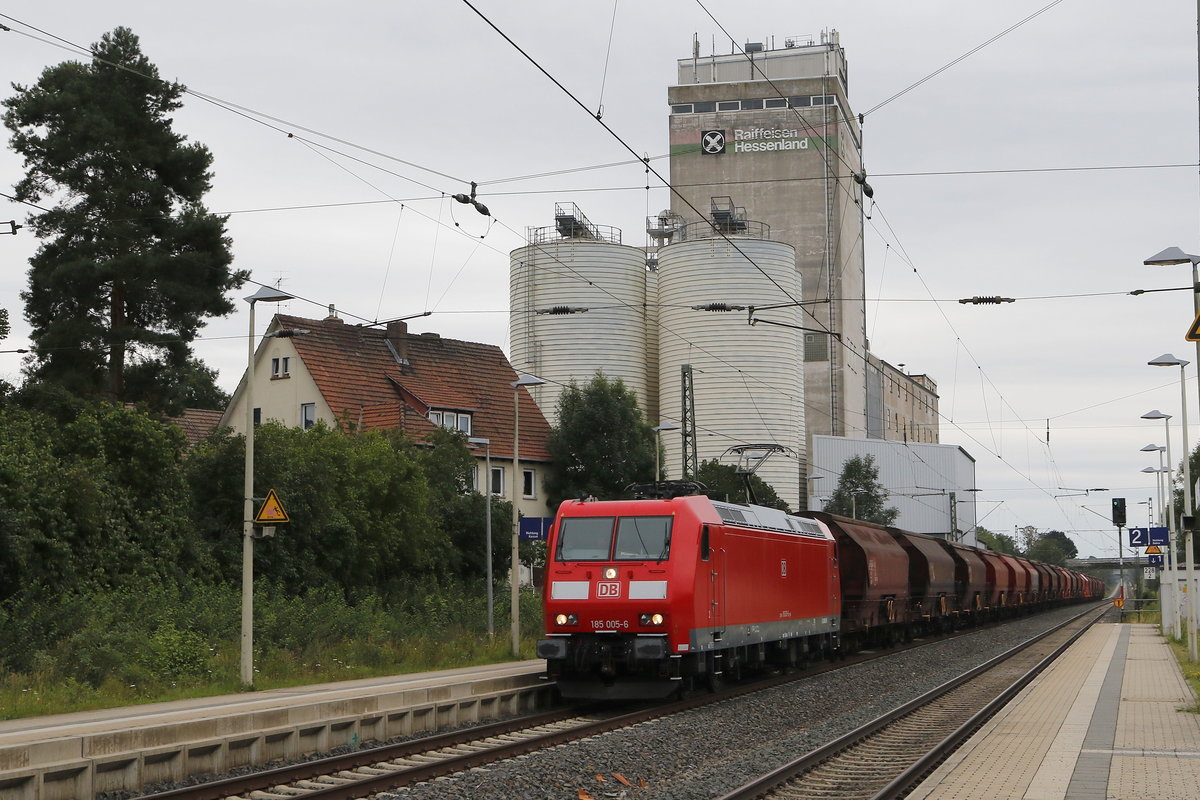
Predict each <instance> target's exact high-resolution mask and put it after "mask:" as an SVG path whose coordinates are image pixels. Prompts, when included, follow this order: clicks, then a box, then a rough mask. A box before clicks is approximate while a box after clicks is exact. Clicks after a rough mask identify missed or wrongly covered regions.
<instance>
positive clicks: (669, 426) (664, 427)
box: [654, 422, 679, 483]
mask: <svg viewBox="0 0 1200 800" xmlns="http://www.w3.org/2000/svg"><path fill="white" fill-rule="evenodd" d="M677 430H679V426H678V425H676V424H675V423H673V422H664V423H662V424H660V425H657V426H655V428H654V482H655V483H658V481H659V479H660V478H662V473H661V472H659V464H658V460H659V451H661V450H662V432H663V431H677Z"/></svg>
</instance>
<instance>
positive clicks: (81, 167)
mask: <svg viewBox="0 0 1200 800" xmlns="http://www.w3.org/2000/svg"><path fill="white" fill-rule="evenodd" d="M13 88H14V89H15V90H16V94H15V95H14V96H13V97H11V98H9V99H7V100H5V101H4V105H5V107H6V111H5V114H4V124H5V126H6V127H7V128H8V129H9V130H11V131H12V139H11V144H12V148H13V150H15V151H16V152H17V153H19V154H20V155H21V156H23V157H24V160H25V169H26V174H25V177H24V179H22V180H21V181H20V182H18V183H17V184H16V186H15V187H14V188H15V193H16V196H17V198H18V199H19V200H22V201H26V202H30V203H42V202H43V201H44V199H45V200H47V201H52V207H51V208H50V210H49V211H46V212H45V213H42V214H40V215H37V216H34V217H32V219H31V221H30V225H31V227H32V229H33V230H34V232H35V233H36V234H37V236H38V237H39V238H40V239H41V240H42V242H41V245H40V247H39V248H38V251H37V253H36V254H35V255H34V256H33V257H32V258H31V259H30V266H31V269H30V272H29V288H28V290H27V291H25V292H22V295H21V296H22V299H23V300H24V301H25V314H26V317H27V319H28V320H29V323H30V325H31V326H32V332H31V334H30V338H31V340H32V343H33V356H32V361H31V364H30V365H29V366H28V367H27V376H28V377H30V378H33V379H39V380H49V381H52V382H55V383H59V384H61V385H63V386H65V387H66V388H68V389H69V390H70V391H72V392H74V393H76V394H80V395H93V394H102V395H107V396H108V397H110V398H112V399H115V400H149V401H150V402H151V403H154V404H156V405H158V404H159V403H157V402H156V401H157V398H155V397H132V396H129V395H128V394H127V392H126V387H125V381H124V375H125V370H126V368H127V366H129V365H130V364H137V363H146V362H150V363H159V364H162V365H163V366H164V367H166V368H167V372H168V373H169V372H171V371H173V370H179V371H181V372H182V371H188V370H189V364H190V361H189V359H190V358H191V347H190V343H191V342H192V341H193V340H194V339H195V337H196V335H197V333H198V331H199V329H200V328H201V327H203V325H204V320H205V318H206V317H210V316H224V315H227V314H229V313H231V312H232V311H233V304H232V302H231V301H230V300H229V299H227V298H226V296H225V295H226V293H227V292H228V291H230V290H231V289H235V288H237V287H238V286H240V285H241V284H242V283H243V282H244V281H245V279H246V277H247V274H246V273H244V272H240V271H232V270H231V269H230V264H231V263H232V261H233V256H232V254H231V252H230V240H229V238H228V237H227V236H226V235H225V221H226V218H224V217H220V216H216V215H213V214H210V213H209V212H208V211H207V210H206V209H205V207H204V205H203V204H202V199H203V197H204V194H205V193H206V192H207V191H208V190H209V188H210V187H211V178H212V174H211V172H210V167H211V164H212V155H211V154H210V153H209V151H208V149H207V148H205V147H204V146H203V145H201V144H196V143H188V142H187V139H186V137H184V136H182V135H180V134H178V133H175V131H174V130H173V127H172V119H171V117H170V114H171V113H172V112H173V111H175V110H177V109H179V108H180V107H181V103H180V99H179V98H180V97H181V96H182V94H183V92H184V87H183V86H181V85H180V84H177V83H170V82H167V81H163V80H161V79H160V78H159V75H158V69H157V68H156V67H155V66H154V65H153V64H151V63H150V61H149V60H148V59H147V58H146V57H145V56H144V55H143V54H142V52H141V48H140V44H139V41H138V37H137V36H136V35H134V33H133V32H132V31H130V30H129V29H128V28H116V29H115V30H113V31H112V32H111V33H107V34H105V35H104V36H102V37H101V39H100V41H99V42H98V43H97V44H95V45H93V46H92V60H91V62H90V63H87V64H85V63H80V62H78V61H66V62H63V63H61V64H58V65H56V66H53V67H48V68H47V69H46V70H45V71H43V72H42V74H41V76H40V78H39V79H38V82H37V83H36V84H35V85H33V86H28V87H26V86H19V85H14V87H13ZM192 372H194V370H192ZM189 377H190V378H194V377H195V376H194V375H191V376H189ZM141 385H151V386H152V385H155V384H153V383H146V382H142V384H141Z"/></svg>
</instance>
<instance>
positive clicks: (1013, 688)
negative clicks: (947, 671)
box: [716, 605, 1107, 800]
mask: <svg viewBox="0 0 1200 800" xmlns="http://www.w3.org/2000/svg"><path fill="white" fill-rule="evenodd" d="M1095 611H1096V608H1095V607H1091V608H1088V609H1086V610H1085V611H1083V612H1081V613H1080V614H1077V615H1076V616H1074V617H1072V618H1071V619H1068V620H1065V621H1064V622H1062V623H1060V624H1059V625H1056V626H1054V627H1053V628H1050V629H1049V630H1047V631H1044V632H1043V633H1041V634H1039V635H1037V636H1035V637H1033V638H1031V639H1029V640H1028V641H1026V642H1023V643H1022V644H1020V645H1017V646H1016V647H1013V648H1010V649H1009V650H1006V651H1005V652H1003V653H1000V654H999V655H997V656H995V657H993V658H991V659H989V660H987V661H986V662H984V663H983V664H980V665H979V666H977V667H975V668H973V669H971V670H968V671H967V672H964V673H963V674H962V675H959V676H958V677H956V678H954V679H952V680H950V681H947V682H946V683H944V684H942V685H941V686H938V687H936V688H934V689H931V690H930V691H928V692H925V693H924V694H922V695H920V696H919V697H916V698H914V699H912V700H910V701H908V702H906V703H904V704H903V705H900V706H898V707H896V708H895V709H892V710H891V711H889V712H887V713H886V714H882V715H881V716H879V717H877V718H875V719H874V720H871V721H870V722H868V723H866V724H865V725H863V726H861V727H859V728H856V729H855V730H853V731H850V732H849V733H847V734H845V735H843V736H840V737H838V738H837V739H834V740H833V741H831V742H828V743H826V744H824V745H822V746H821V747H818V748H816V749H814V750H811V751H809V752H808V753H805V754H804V755H802V756H800V757H799V758H797V759H795V760H793V761H790V762H788V763H787V764H784V765H783V766H780V767H778V768H776V769H774V770H772V771H771V772H769V773H766V774H765V775H762V776H760V777H759V778H756V779H755V780H753V781H750V782H748V783H746V784H745V785H743V786H741V787H739V788H737V789H734V790H733V791H731V792H729V793H727V794H724V795H721V796H720V797H719V798H716V800H753V799H754V798H758V797H763V796H766V795H767V794H768V793H769V792H772V791H774V790H775V789H781V788H782V787H784V786H785V785H786V784H788V783H790V782H792V781H793V780H795V779H796V778H798V777H800V776H801V775H803V774H804V773H806V772H808V771H810V770H812V769H814V768H815V767H817V766H818V765H820V764H822V763H824V762H827V761H831V760H833V759H834V758H836V757H837V756H838V755H839V754H841V753H844V752H846V751H849V750H850V749H851V748H853V747H855V746H856V745H858V744H860V743H861V742H864V741H865V740H867V739H869V738H871V737H872V736H874V735H876V734H878V733H879V732H881V731H883V730H884V729H885V728H887V727H888V726H890V725H892V724H894V723H895V722H897V721H898V720H900V719H902V718H904V717H907V716H909V715H910V714H911V713H913V712H914V711H916V710H918V709H919V708H921V707H923V706H926V705H928V704H930V703H932V702H934V701H936V700H937V699H938V698H940V697H942V696H944V695H946V694H948V693H949V692H951V691H953V690H954V689H956V688H958V687H960V686H962V685H963V684H966V683H968V682H970V681H972V680H975V679H976V678H978V677H979V676H981V675H983V674H984V673H986V672H989V671H991V670H992V669H994V668H996V667H998V666H1000V665H1002V664H1004V662H1006V661H1008V660H1009V659H1011V658H1012V657H1014V656H1016V655H1018V654H1019V653H1021V652H1023V651H1025V650H1027V649H1028V648H1030V647H1032V646H1033V645H1035V644H1037V643H1038V642H1040V641H1042V640H1043V639H1045V638H1046V637H1048V636H1052V635H1053V634H1055V633H1057V632H1059V631H1060V630H1062V629H1063V628H1066V627H1068V626H1070V625H1072V624H1075V623H1076V622H1078V621H1079V620H1081V619H1083V618H1084V617H1087V616H1088V615H1089V614H1092V613H1094V612H1095ZM1104 611H1107V605H1106V606H1105V608H1104ZM1103 613H1104V612H1103V611H1101V612H1100V613H1098V614H1095V618H1094V619H1091V620H1089V621H1088V622H1087V623H1086V624H1085V625H1083V626H1082V627H1081V628H1080V630H1079V631H1077V632H1075V633H1074V634H1073V635H1071V636H1070V637H1069V638H1068V639H1067V640H1066V641H1065V642H1064V643H1063V644H1061V645H1059V646H1058V647H1057V648H1055V650H1054V651H1053V652H1052V653H1051V654H1050V655H1048V656H1046V657H1045V658H1042V659H1041V660H1039V662H1038V664H1037V665H1035V667H1034V668H1033V669H1032V670H1029V671H1028V672H1027V673H1026V674H1025V675H1023V676H1022V677H1021V678H1019V679H1018V680H1017V681H1015V682H1013V684H1012V685H1010V686H1009V687H1008V688H1007V689H1005V690H1004V692H1002V693H1001V695H999V696H998V697H997V698H996V699H995V700H993V701H991V702H990V703H989V704H988V706H987V707H988V708H990V709H991V711H990V713H987V714H985V713H984V711H983V710H981V711H979V712H977V713H975V714H973V715H972V717H971V720H970V721H969V722H968V723H964V724H963V725H962V726H960V727H959V728H958V729H956V730H955V731H954V732H953V733H952V734H950V735H948V736H946V737H944V738H943V739H942V741H940V742H938V743H937V745H935V748H934V749H936V750H938V751H939V755H936V756H935V755H932V754H931V753H927V754H925V755H924V756H922V757H921V759H920V760H919V761H918V762H915V763H913V764H911V765H910V766H909V767H908V768H906V769H905V770H904V773H905V774H907V775H908V776H909V778H908V782H907V783H902V782H901V780H900V778H899V777H897V778H894V779H893V780H892V781H891V782H889V783H888V784H887V787H886V789H887V790H888V791H891V792H893V793H892V794H884V793H883V790H881V791H880V792H879V793H877V794H876V795H873V796H872V800H885V798H889V799H890V798H895V797H900V796H902V795H903V794H904V792H905V791H907V789H909V788H911V786H912V782H913V780H914V778H915V777H919V774H923V773H924V772H925V771H928V770H930V769H932V767H933V766H936V764H937V763H940V762H941V760H942V759H944V758H945V757H946V756H947V755H949V754H950V752H952V751H953V749H954V748H955V747H957V746H958V745H959V744H961V743H962V741H964V740H965V739H966V738H967V737H968V736H970V734H971V733H973V732H974V730H975V729H976V728H978V727H979V726H980V725H982V724H983V722H985V721H986V720H987V719H988V718H989V717H990V716H991V715H992V714H994V713H995V712H996V711H997V710H999V708H1000V707H1001V706H1003V704H1004V702H1007V701H1008V700H1010V699H1011V698H1012V697H1013V696H1015V695H1016V694H1017V693H1018V692H1020V690H1021V689H1022V688H1024V686H1025V685H1026V684H1028V683H1029V681H1031V680H1033V678H1034V677H1036V676H1037V675H1038V674H1039V673H1040V672H1042V671H1043V670H1044V669H1045V668H1046V667H1047V666H1049V665H1050V663H1051V662H1053V661H1054V659H1056V658H1058V656H1060V655H1061V654H1062V653H1063V652H1064V651H1065V650H1066V649H1067V648H1068V647H1069V646H1070V645H1071V644H1073V643H1074V642H1075V641H1076V640H1077V639H1078V638H1079V637H1080V636H1082V635H1083V633H1084V632H1085V631H1086V630H1087V629H1088V628H1089V627H1091V625H1092V624H1094V623H1095V622H1096V621H1097V620H1098V619H1099V618H1100V617H1101V616H1103ZM1001 697H1003V698H1004V701H1003V702H999V700H1000V698H1001ZM972 722H973V723H974V724H975V728H972V729H970V730H967V726H968V725H969V724H971V723H972ZM918 763H919V764H921V767H920V768H919V769H918V768H917V764H918Z"/></svg>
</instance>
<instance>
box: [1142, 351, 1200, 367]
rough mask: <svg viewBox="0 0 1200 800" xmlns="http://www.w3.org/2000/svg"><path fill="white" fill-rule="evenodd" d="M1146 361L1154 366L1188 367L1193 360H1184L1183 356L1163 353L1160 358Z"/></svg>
mask: <svg viewBox="0 0 1200 800" xmlns="http://www.w3.org/2000/svg"><path fill="white" fill-rule="evenodd" d="M1146 363H1147V364H1149V365H1150V366H1152V367H1186V366H1187V365H1188V364H1190V363H1192V362H1190V361H1184V360H1183V359H1182V358H1176V357H1175V356H1173V355H1171V354H1170V353H1163V354H1162V355H1161V356H1159V357H1158V358H1156V359H1153V360H1151V361H1147V362H1146Z"/></svg>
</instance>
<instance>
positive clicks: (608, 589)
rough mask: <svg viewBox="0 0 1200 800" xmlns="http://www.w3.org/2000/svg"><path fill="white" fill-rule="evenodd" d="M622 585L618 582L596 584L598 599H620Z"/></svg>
mask: <svg viewBox="0 0 1200 800" xmlns="http://www.w3.org/2000/svg"><path fill="white" fill-rule="evenodd" d="M620 596H621V584H620V583H618V582H617V581H602V582H601V583H597V584H596V597H620Z"/></svg>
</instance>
